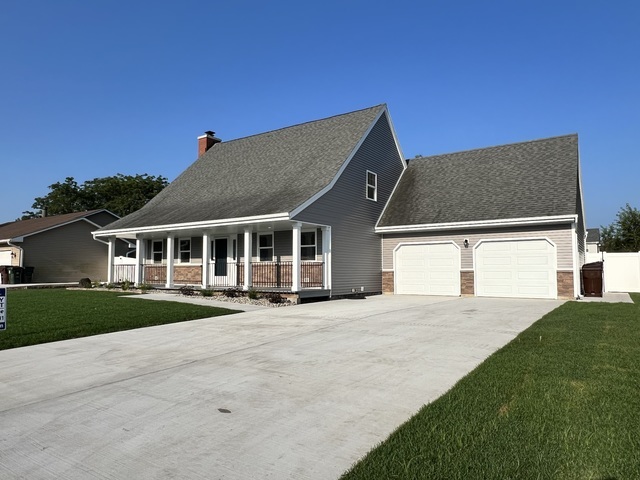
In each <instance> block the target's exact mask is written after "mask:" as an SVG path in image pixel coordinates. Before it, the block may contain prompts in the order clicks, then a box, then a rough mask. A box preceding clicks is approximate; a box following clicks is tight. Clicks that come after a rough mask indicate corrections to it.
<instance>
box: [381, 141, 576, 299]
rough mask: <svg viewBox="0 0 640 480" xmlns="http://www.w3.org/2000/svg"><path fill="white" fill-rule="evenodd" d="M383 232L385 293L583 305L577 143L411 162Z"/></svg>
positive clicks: (523, 146)
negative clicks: (562, 300) (567, 300)
mask: <svg viewBox="0 0 640 480" xmlns="http://www.w3.org/2000/svg"><path fill="white" fill-rule="evenodd" d="M376 232H377V233H380V234H382V245H383V258H382V270H383V277H384V291H386V292H395V293H407V294H427V295H429V294H430V295H460V294H462V295H477V296H488V297H532V298H557V297H577V296H578V295H579V294H580V267H581V265H582V264H583V263H584V239H585V227H584V213H583V204H582V193H581V186H580V167H579V160H578V137H577V135H567V136H562V137H555V138H548V139H543V140H535V141H530V142H523V143H515V144H511V145H502V146H498V147H491V148H482V149H478V150H469V151H465V152H459V153H452V154H448V155H438V156H434V157H427V158H420V159H416V160H411V161H410V162H409V167H408V168H407V170H406V171H405V172H404V174H403V175H402V178H401V179H400V182H399V183H398V186H397V187H396V190H395V191H394V194H393V196H392V198H391V200H390V201H389V203H388V205H387V207H386V208H385V211H384V213H383V214H382V216H381V218H380V221H379V222H378V224H377V226H376Z"/></svg>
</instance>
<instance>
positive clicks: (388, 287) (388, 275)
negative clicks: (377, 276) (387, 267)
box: [382, 272, 393, 293]
mask: <svg viewBox="0 0 640 480" xmlns="http://www.w3.org/2000/svg"><path fill="white" fill-rule="evenodd" d="M382 293H393V272H382Z"/></svg>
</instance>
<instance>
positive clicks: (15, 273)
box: [7, 267, 22, 284]
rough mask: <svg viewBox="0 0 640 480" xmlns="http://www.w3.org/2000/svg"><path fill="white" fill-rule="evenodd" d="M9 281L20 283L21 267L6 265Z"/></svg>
mask: <svg viewBox="0 0 640 480" xmlns="http://www.w3.org/2000/svg"><path fill="white" fill-rule="evenodd" d="M7 270H8V271H9V283H12V284H16V283H22V267H8V268H7Z"/></svg>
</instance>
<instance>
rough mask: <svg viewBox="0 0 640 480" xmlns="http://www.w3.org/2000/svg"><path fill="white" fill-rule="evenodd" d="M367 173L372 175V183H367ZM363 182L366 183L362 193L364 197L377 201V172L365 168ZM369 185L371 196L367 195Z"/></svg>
mask: <svg viewBox="0 0 640 480" xmlns="http://www.w3.org/2000/svg"><path fill="white" fill-rule="evenodd" d="M369 174H371V175H373V179H374V184H373V185H372V184H370V183H369ZM365 183H366V187H365V192H364V195H365V197H366V199H367V200H371V201H372V202H377V201H378V174H377V173H375V172H372V171H371V170H367V175H366V177H365ZM369 187H373V198H370V197H369Z"/></svg>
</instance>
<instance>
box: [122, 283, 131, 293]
mask: <svg viewBox="0 0 640 480" xmlns="http://www.w3.org/2000/svg"><path fill="white" fill-rule="evenodd" d="M120 288H122V290H124V291H125V292H126V291H127V290H129V289H130V288H131V282H130V281H129V280H125V281H124V282H122V284H121V285H120Z"/></svg>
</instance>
